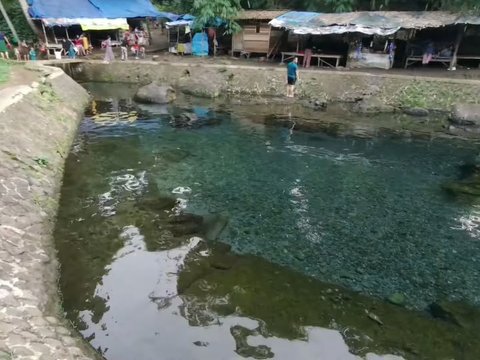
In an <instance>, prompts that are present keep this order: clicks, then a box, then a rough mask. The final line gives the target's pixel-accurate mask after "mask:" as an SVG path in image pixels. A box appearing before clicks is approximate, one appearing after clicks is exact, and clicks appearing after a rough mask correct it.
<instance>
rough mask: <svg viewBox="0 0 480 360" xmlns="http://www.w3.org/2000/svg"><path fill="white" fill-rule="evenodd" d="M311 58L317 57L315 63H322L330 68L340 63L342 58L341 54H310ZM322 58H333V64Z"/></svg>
mask: <svg viewBox="0 0 480 360" xmlns="http://www.w3.org/2000/svg"><path fill="white" fill-rule="evenodd" d="M312 58H317V59H318V63H317V66H318V67H320V65H321V64H323V65H327V66H328V67H331V68H334V67H336V68H337V67H338V65H339V64H340V60H341V59H342V55H328V54H312ZM324 59H334V60H335V65H333V64H330V63H329V62H328V61H325V60H324Z"/></svg>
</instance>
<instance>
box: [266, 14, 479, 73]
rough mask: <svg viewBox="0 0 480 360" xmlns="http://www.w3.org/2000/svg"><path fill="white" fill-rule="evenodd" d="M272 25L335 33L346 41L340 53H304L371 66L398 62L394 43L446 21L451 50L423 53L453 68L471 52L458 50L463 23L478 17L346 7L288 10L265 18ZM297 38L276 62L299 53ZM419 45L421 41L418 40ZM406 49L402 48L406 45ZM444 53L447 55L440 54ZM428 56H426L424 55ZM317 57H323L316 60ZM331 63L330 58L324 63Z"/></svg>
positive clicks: (413, 57)
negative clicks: (327, 10) (324, 10)
mask: <svg viewBox="0 0 480 360" xmlns="http://www.w3.org/2000/svg"><path fill="white" fill-rule="evenodd" d="M270 25H271V26H272V27H275V28H282V29H284V30H285V31H288V32H289V33H294V34H295V35H297V36H299V37H304V36H312V35H313V36H320V37H325V36H331V35H339V36H341V41H342V42H344V43H346V44H348V50H347V51H345V52H344V53H343V54H340V53H339V54H334V53H322V52H318V53H315V52H313V53H312V54H311V55H310V56H311V58H312V59H314V58H315V57H316V56H318V61H319V63H320V62H321V61H322V62H323V63H326V62H327V61H326V60H327V59H329V58H331V59H333V60H335V66H338V64H339V61H337V60H338V58H337V56H341V57H342V58H346V65H347V66H348V67H351V68H355V67H377V68H383V69H390V68H391V67H392V66H393V65H394V63H395V61H397V62H398V60H399V58H398V47H399V46H398V45H399V44H402V45H405V44H408V43H409V42H410V41H411V40H412V39H414V38H415V37H416V34H417V32H418V31H422V30H423V29H432V30H434V31H437V32H438V31H439V30H440V29H443V28H445V27H447V26H450V27H453V28H452V30H451V31H450V34H453V35H454V37H453V39H452V40H451V43H452V45H451V51H450V52H449V53H448V54H447V51H446V50H447V49H445V45H442V46H443V48H440V49H439V50H438V52H435V53H432V54H429V56H428V59H429V60H430V61H432V62H440V63H444V64H445V65H448V66H449V67H450V68H454V64H455V63H456V61H457V60H462V59H465V60H472V59H476V58H477V57H476V56H475V55H474V54H459V53H458V50H459V48H460V43H461V39H462V37H463V35H462V34H463V33H464V31H465V26H466V25H471V26H474V25H480V18H479V17H478V16H474V15H471V16H466V15H462V14H455V13H450V12H441V11H424V12H408V11H373V12H362V11H359V12H350V13H336V14H333V13H332V14H321V13H311V12H297V11H291V12H288V13H286V14H283V15H281V16H279V17H278V18H275V19H273V20H272V21H270ZM300 42H301V41H298V40H297V49H296V51H292V50H289V51H286V52H283V53H282V61H284V60H285V59H286V58H287V57H289V56H290V57H292V56H298V57H305V56H306V55H305V50H306V48H305V46H304V47H303V48H302V47H300V46H299V43H300ZM424 47H425V45H424ZM404 51H405V49H403V52H402V57H403V59H404V60H403V61H405V67H407V66H409V65H412V64H414V63H416V62H420V61H423V54H424V53H425V51H426V50H425V48H422V49H421V50H420V53H418V52H417V53H413V52H412V53H407V54H405V53H404ZM407 51H408V50H407ZM442 54H444V55H445V54H446V55H448V56H444V55H442ZM430 55H431V56H430ZM322 57H323V59H322ZM329 65H330V66H333V64H332V63H329Z"/></svg>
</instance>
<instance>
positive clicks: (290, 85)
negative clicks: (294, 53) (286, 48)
mask: <svg viewBox="0 0 480 360" xmlns="http://www.w3.org/2000/svg"><path fill="white" fill-rule="evenodd" d="M297 80H298V58H297V57H294V58H293V60H292V62H290V63H289V64H288V65H287V97H291V98H293V97H294V96H295V83H296V82H297Z"/></svg>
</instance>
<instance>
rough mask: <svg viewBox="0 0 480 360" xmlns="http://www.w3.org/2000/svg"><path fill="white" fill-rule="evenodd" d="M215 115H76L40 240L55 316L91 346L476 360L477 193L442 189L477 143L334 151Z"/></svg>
mask: <svg viewBox="0 0 480 360" xmlns="http://www.w3.org/2000/svg"><path fill="white" fill-rule="evenodd" d="M217 105H218V104H216V103H213V104H211V103H210V102H208V103H202V102H201V101H197V100H193V101H191V102H189V101H183V102H177V103H175V105H161V106H160V105H139V104H136V103H135V102H133V101H132V100H131V99H129V98H128V97H127V98H118V97H110V98H108V97H106V98H103V99H101V100H97V101H95V102H93V103H92V104H91V107H90V108H89V110H88V112H87V114H86V118H85V121H84V122H83V124H82V128H81V131H80V134H79V136H78V139H77V141H76V143H75V146H74V148H73V150H72V153H71V154H70V156H69V158H68V160H67V167H66V173H65V179H64V187H63V190H62V200H61V209H60V212H59V218H58V223H57V228H56V233H55V237H56V241H57V248H58V251H59V259H60V262H61V264H62V276H61V289H62V292H63V298H64V308H65V311H66V312H67V314H68V317H69V318H70V319H71V320H72V321H73V322H74V323H75V324H76V326H77V328H78V329H79V330H80V331H81V332H82V334H83V335H84V336H85V337H86V338H87V339H88V340H89V341H90V342H91V344H92V345H94V346H95V348H98V350H99V351H100V352H101V353H102V354H103V355H104V356H105V357H106V358H108V359H115V360H118V359H132V358H136V359H150V358H152V357H154V356H157V355H158V353H160V352H161V353H162V354H165V357H166V358H172V359H177V358H182V359H203V358H246V357H253V358H257V359H264V358H275V359H291V358H293V357H300V358H302V359H318V358H322V359H323V358H325V359H332V358H341V359H357V357H360V358H368V359H375V356H377V355H379V356H380V355H382V356H383V355H388V354H390V355H391V356H390V358H392V359H393V358H394V357H392V356H401V357H403V358H406V359H451V358H454V359H470V358H472V359H473V358H477V357H478V354H479V353H480V350H479V344H478V341H477V339H476V338H475V336H474V335H475V334H476V331H475V330H476V329H478V319H479V317H478V305H480V304H479V303H478V301H479V300H478V299H479V296H480V294H479V293H478V287H477V286H476V283H477V279H478V275H479V273H478V266H477V260H476V259H477V257H478V254H479V253H480V245H479V242H478V239H479V238H480V232H479V231H477V228H478V225H479V221H478V217H476V215H475V214H476V211H477V210H476V197H475V194H464V193H461V194H459V193H456V192H452V190H451V189H449V188H448V184H451V183H454V182H456V181H463V179H464V176H466V177H465V179H467V178H468V176H471V175H472V174H473V176H475V174H476V170H475V166H474V167H473V169H474V170H470V172H468V171H467V169H465V166H466V165H465V164H470V163H474V162H475V159H476V156H477V150H476V146H475V144H471V143H467V142H463V141H453V140H447V139H442V140H441V141H440V140H432V141H428V142H427V141H421V140H411V139H410V140H400V139H391V138H382V137H376V138H371V137H366V138H365V137H359V136H342V137H332V136H329V135H326V134H325V133H318V132H302V131H298V130H297V129H296V127H295V126H287V125H285V128H278V127H269V126H266V125H265V119H268V117H269V116H277V113H275V112H274V113H273V114H268V113H267V114H266V113H262V112H260V111H256V108H255V107H254V106H249V107H245V106H242V105H238V104H237V105H231V107H230V108H228V109H223V110H220V108H219V107H218V106H217ZM282 109H283V110H282V111H285V110H286V108H282ZM321 114H324V116H325V119H324V120H325V121H331V122H333V120H332V118H333V117H332V116H333V115H332V113H328V111H327V112H325V113H321ZM343 114H344V113H343ZM287 115H288V114H287ZM339 116H340V115H339ZM341 116H343V115H341ZM354 118H355V116H352V118H348V119H345V121H346V122H349V123H350V124H352V125H355V124H357V123H356V122H355V121H354ZM258 119H262V121H259V120H258ZM292 119H293V120H294V121H293V123H294V124H293V125H295V124H296V123H298V122H297V121H296V120H304V121H310V120H308V119H306V118H304V117H302V116H300V115H298V114H297V115H295V116H293V115H292V117H291V118H290V117H289V118H288V121H291V120H292ZM380 120H381V121H384V122H389V121H390V122H391V121H392V118H381V119H380ZM380 120H379V121H380ZM357 125H358V124H357ZM357 125H355V126H357ZM467 167H468V166H467ZM72 259H75V261H72ZM419 334H421V336H419Z"/></svg>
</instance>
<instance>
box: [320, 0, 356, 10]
mask: <svg viewBox="0 0 480 360" xmlns="http://www.w3.org/2000/svg"><path fill="white" fill-rule="evenodd" d="M325 3H326V4H327V5H329V6H330V7H331V8H332V10H333V11H334V12H348V11H353V10H354V8H355V0H325Z"/></svg>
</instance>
